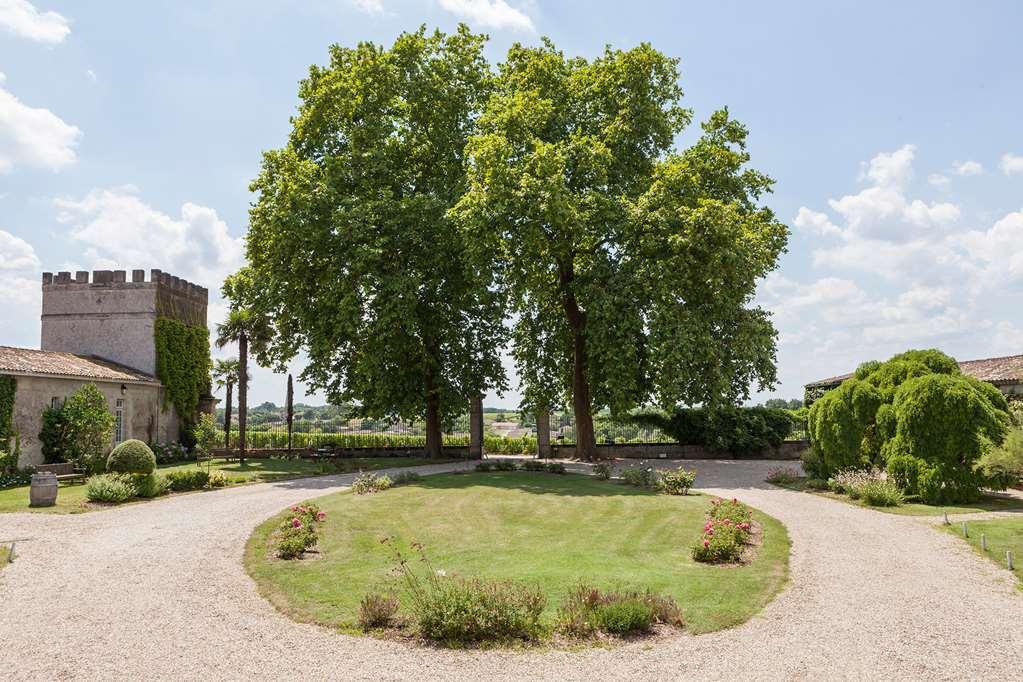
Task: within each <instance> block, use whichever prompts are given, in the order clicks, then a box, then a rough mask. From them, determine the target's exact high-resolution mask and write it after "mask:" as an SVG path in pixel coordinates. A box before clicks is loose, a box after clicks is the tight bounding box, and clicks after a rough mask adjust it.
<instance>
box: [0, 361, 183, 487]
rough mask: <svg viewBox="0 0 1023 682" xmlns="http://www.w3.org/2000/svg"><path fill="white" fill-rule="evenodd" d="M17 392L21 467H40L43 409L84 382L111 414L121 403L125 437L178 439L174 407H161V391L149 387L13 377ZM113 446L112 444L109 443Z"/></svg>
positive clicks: (15, 412) (67, 395) (73, 391)
mask: <svg viewBox="0 0 1023 682" xmlns="http://www.w3.org/2000/svg"><path fill="white" fill-rule="evenodd" d="M16 378H17V381H18V388H17V392H16V393H15V397H14V429H15V430H16V432H17V433H18V435H19V437H20V441H21V457H20V458H19V460H18V465H19V466H22V467H27V466H34V465H36V464H42V462H43V451H42V446H41V444H40V442H39V431H40V430H41V429H42V415H43V410H45V409H46V408H47V407H50V405H51V404H52V402H53V399H54V398H58V399H59V400H65V399H67V398H68V397H70V396H71V394H73V393H75V392H76V391H77V390H78V389H79V388H81V387H82V386H83V385H85V384H87V383H94V384H95V385H96V386H97V387H98V388H99V389H100V391H101V392H102V393H103V395H104V396H105V397H106V399H107V404H108V405H109V407H110V412H111V413H113V412H114V409H115V406H116V405H117V400H118V399H122V400H124V415H125V422H124V438H125V440H127V439H129V438H138V439H139V440H144V441H149V440H153V441H155V442H161V443H162V442H168V441H176V440H177V439H178V418H177V416H176V415H175V414H174V408H173V407H169V408H168V409H167V410H164V409H163V408H162V402H163V395H162V391H163V388H162V387H160V386H155V385H151V384H123V385H124V387H125V391H124V394H123V395H122V393H121V386H122V384H121V382H119V381H118V382H109V381H91V382H90V381H88V380H85V379H66V378H60V377H39V376H16ZM111 445H113V443H111Z"/></svg>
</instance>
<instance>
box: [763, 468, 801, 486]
mask: <svg viewBox="0 0 1023 682" xmlns="http://www.w3.org/2000/svg"><path fill="white" fill-rule="evenodd" d="M800 479H802V476H800V475H799V472H798V471H796V470H795V469H793V468H792V467H778V468H777V469H772V470H771V471H769V472H768V474H767V478H766V479H764V480H766V481H767V482H768V483H773V484H774V485H780V486H791V485H794V484H795V483H797V482H799V480H800Z"/></svg>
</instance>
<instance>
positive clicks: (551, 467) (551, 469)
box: [544, 462, 567, 474]
mask: <svg viewBox="0 0 1023 682" xmlns="http://www.w3.org/2000/svg"><path fill="white" fill-rule="evenodd" d="M544 471H546V472H547V473H548V474H564V473H567V471H566V470H565V465H564V464H562V463H561V462H548V463H547V466H546V467H544Z"/></svg>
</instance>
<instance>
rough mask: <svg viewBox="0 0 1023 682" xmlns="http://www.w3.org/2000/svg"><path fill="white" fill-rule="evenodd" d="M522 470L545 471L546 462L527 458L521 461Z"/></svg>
mask: <svg viewBox="0 0 1023 682" xmlns="http://www.w3.org/2000/svg"><path fill="white" fill-rule="evenodd" d="M522 470H523V471H547V463H546V462H542V461H540V460H538V459H527V460H524V461H523V462H522Z"/></svg>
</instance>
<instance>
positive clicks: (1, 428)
mask: <svg viewBox="0 0 1023 682" xmlns="http://www.w3.org/2000/svg"><path fill="white" fill-rule="evenodd" d="M17 391H18V380H17V379H15V378H14V377H12V376H10V375H7V374H0V450H4V449H7V446H8V441H9V440H10V439H11V437H12V436H13V435H14V431H13V421H14V396H15V394H16V393H17Z"/></svg>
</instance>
